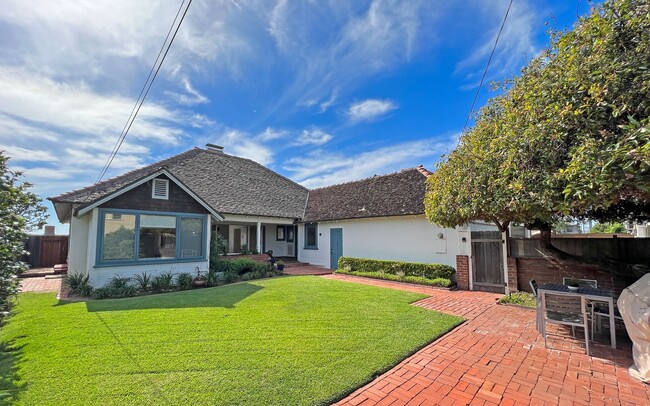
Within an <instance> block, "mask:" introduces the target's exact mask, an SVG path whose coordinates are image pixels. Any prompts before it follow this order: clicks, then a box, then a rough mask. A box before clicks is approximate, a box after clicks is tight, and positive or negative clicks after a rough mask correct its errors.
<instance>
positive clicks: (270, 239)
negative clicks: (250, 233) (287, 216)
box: [264, 224, 296, 257]
mask: <svg viewBox="0 0 650 406" xmlns="http://www.w3.org/2000/svg"><path fill="white" fill-rule="evenodd" d="M265 227H266V234H265V237H264V238H265V239H266V240H265V245H264V249H265V250H266V251H268V250H273V256H276V257H286V256H294V255H295V253H292V252H291V247H292V246H293V245H294V244H295V243H293V242H287V241H286V237H287V235H286V232H287V231H286V230H285V235H284V237H285V241H277V240H276V237H277V234H276V229H277V225H275V224H265ZM287 227H293V226H287ZM295 238H296V236H295V235H294V239H295Z"/></svg>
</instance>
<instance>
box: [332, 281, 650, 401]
mask: <svg viewBox="0 0 650 406" xmlns="http://www.w3.org/2000/svg"><path fill="white" fill-rule="evenodd" d="M325 277H326V278H331V279H337V280H343V281H350V282H357V283H364V284H368V285H374V286H382V287H390V288H397V289H403V290H408V291H414V292H422V293H426V294H428V295H431V296H430V297H428V298H426V299H423V300H421V301H419V302H416V303H414V304H415V305H416V306H422V307H425V308H428V309H432V310H439V311H442V312H446V313H453V314H457V315H461V316H463V317H465V318H466V319H467V320H468V321H467V322H465V323H464V324H462V325H461V326H459V327H457V328H456V329H455V330H453V331H452V332H451V333H449V334H447V335H445V336H443V337H441V338H440V339H438V340H437V341H435V342H434V343H432V344H430V345H428V346H426V347H425V348H423V349H422V350H420V351H418V352H417V353H416V354H414V355H412V356H411V357H409V358H407V359H406V360H404V361H403V362H401V363H400V364H398V365H397V366H396V367H394V368H393V369H391V370H390V371H388V372H387V373H385V374H383V375H382V376H380V377H379V378H377V379H375V380H374V381H373V382H371V383H369V384H368V385H366V386H364V387H362V388H361V389H359V390H357V391H355V392H354V393H352V394H351V395H349V396H348V397H347V398H345V399H343V400H342V401H340V402H339V403H338V404H339V405H355V406H356V405H374V404H381V405H405V404H409V405H435V404H440V405H466V404H472V405H475V404H476V405H497V404H502V405H515V404H521V405H543V404H549V405H574V404H576V405H592V404H597V405H601V404H607V405H619V404H620V405H648V404H650V385H645V384H643V383H640V382H638V381H635V380H632V378H630V376H629V375H628V372H627V368H628V367H629V366H630V365H631V364H632V357H631V349H630V348H629V345H627V346H625V348H624V349H617V350H612V349H611V348H610V347H609V345H608V343H605V344H595V345H594V348H593V349H592V355H593V356H591V357H590V356H587V355H586V354H585V350H584V342H582V341H580V340H579V339H573V338H571V337H570V336H568V337H560V338H554V339H551V340H549V345H551V346H553V347H554V348H555V349H547V348H545V347H544V339H543V338H542V336H541V335H540V334H539V333H538V332H537V331H536V330H535V312H534V311H530V310H525V309H519V308H515V307H508V306H500V305H496V304H495V298H496V297H498V296H497V295H494V294H489V293H481V292H462V291H461V292H459V291H445V290H438V289H432V288H427V287H416V286H400V284H396V283H392V282H386V281H380V280H372V279H365V278H358V277H350V276H347V275H328V276H325Z"/></svg>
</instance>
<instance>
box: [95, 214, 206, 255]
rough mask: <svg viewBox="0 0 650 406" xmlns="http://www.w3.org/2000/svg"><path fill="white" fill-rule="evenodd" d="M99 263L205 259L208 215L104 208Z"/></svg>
mask: <svg viewBox="0 0 650 406" xmlns="http://www.w3.org/2000/svg"><path fill="white" fill-rule="evenodd" d="M98 228H99V230H98V235H99V239H98V244H97V265H100V266H102V265H103V266H108V265H114V264H128V263H133V264H143V263H147V262H152V261H154V262H155V261H170V262H173V261H179V260H180V261H183V260H185V261H188V260H199V259H205V245H206V240H207V233H206V228H207V225H206V217H205V216H201V215H193V214H178V213H156V212H133V211H125V210H120V211H117V212H116V211H115V210H108V209H107V210H100V215H99V227H98Z"/></svg>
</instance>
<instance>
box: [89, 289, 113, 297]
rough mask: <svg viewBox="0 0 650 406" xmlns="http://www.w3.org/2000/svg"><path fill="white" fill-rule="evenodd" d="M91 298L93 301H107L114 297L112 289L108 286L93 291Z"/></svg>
mask: <svg viewBox="0 0 650 406" xmlns="http://www.w3.org/2000/svg"><path fill="white" fill-rule="evenodd" d="M93 297H94V298H95V299H109V298H112V297H114V293H113V289H111V288H110V287H108V286H102V287H101V288H97V289H95V290H94V291H93Z"/></svg>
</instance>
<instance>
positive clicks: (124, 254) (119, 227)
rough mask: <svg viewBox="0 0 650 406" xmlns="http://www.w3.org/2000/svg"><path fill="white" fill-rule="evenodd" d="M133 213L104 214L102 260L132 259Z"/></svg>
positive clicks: (133, 250)
mask: <svg viewBox="0 0 650 406" xmlns="http://www.w3.org/2000/svg"><path fill="white" fill-rule="evenodd" d="M134 253H135V215H132V214H112V213H107V214H106V215H105V216H104V246H103V247H102V259H103V260H107V261H110V260H120V259H121V260H127V259H134Z"/></svg>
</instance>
